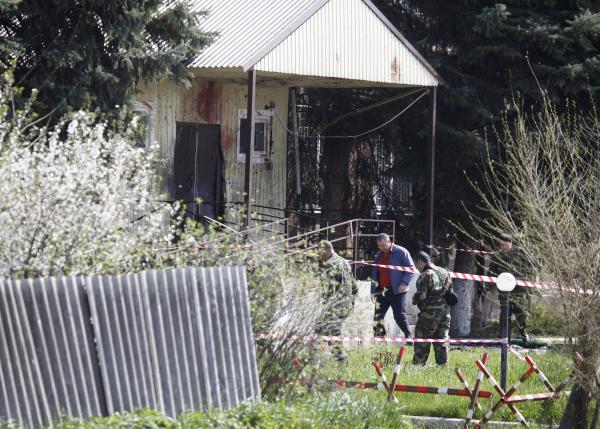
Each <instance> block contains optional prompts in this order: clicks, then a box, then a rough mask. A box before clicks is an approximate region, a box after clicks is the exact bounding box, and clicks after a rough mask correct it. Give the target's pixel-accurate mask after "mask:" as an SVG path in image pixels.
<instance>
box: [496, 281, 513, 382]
mask: <svg viewBox="0 0 600 429" xmlns="http://www.w3.org/2000/svg"><path fill="white" fill-rule="evenodd" d="M509 295H510V292H500V293H499V296H498V298H499V299H500V338H502V340H503V342H502V346H501V349H500V387H502V389H503V390H504V391H506V374H507V372H508V323H509V313H508V305H509V304H508V303H509Z"/></svg>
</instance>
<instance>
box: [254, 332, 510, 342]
mask: <svg viewBox="0 0 600 429" xmlns="http://www.w3.org/2000/svg"><path fill="white" fill-rule="evenodd" d="M256 338H257V339H259V340H260V339H263V340H283V339H285V340H288V341H297V340H301V341H303V342H305V343H310V342H314V341H325V342H328V343H356V344H373V343H385V344H413V343H445V344H504V343H505V342H506V339H503V338H496V339H493V338H492V339H485V338H472V339H471V338H464V339H451V338H445V339H440V338H404V337H366V336H365V337H353V336H332V335H306V336H299V335H291V336H286V334H283V333H271V334H259V335H257V336H256Z"/></svg>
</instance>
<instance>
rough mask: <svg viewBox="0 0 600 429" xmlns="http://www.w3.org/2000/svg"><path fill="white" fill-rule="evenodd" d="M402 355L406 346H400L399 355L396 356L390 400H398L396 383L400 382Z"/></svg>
mask: <svg viewBox="0 0 600 429" xmlns="http://www.w3.org/2000/svg"><path fill="white" fill-rule="evenodd" d="M402 356H404V347H400V349H399V350H398V357H397V358H396V365H395V366H394V374H393V375H392V382H391V383H390V391H389V395H388V400H389V401H396V395H395V394H394V392H395V389H396V383H397V382H398V374H399V373H400V367H401V365H402Z"/></svg>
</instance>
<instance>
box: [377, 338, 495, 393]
mask: <svg viewBox="0 0 600 429" xmlns="http://www.w3.org/2000/svg"><path fill="white" fill-rule="evenodd" d="M403 349H404V347H401V348H400V350H399V351H398V358H397V360H396V366H395V367H394V376H393V386H390V385H389V383H388V382H387V378H386V376H385V374H384V373H383V371H382V370H381V364H380V363H379V362H377V361H374V362H373V367H374V368H375V372H376V373H377V375H378V376H379V378H380V379H381V385H382V386H383V388H385V389H386V391H387V392H388V400H393V401H394V400H396V401H397V399H396V397H395V395H394V394H393V393H394V392H411V393H427V394H432V395H452V396H465V397H471V395H472V392H471V391H470V390H469V389H468V388H465V389H453V388H449V387H429V386H406V385H402V384H396V381H397V379H398V373H399V372H400V364H401V362H402V356H403V355H404V350H403ZM477 395H478V397H482V398H486V397H487V398H489V397H490V396H491V395H492V393H491V392H487V391H480V392H478V393H477ZM392 398H393V399H392Z"/></svg>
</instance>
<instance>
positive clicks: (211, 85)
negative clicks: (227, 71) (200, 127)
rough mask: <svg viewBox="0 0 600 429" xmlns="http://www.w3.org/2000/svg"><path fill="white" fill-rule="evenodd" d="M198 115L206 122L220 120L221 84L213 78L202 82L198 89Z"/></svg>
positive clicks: (214, 122)
mask: <svg viewBox="0 0 600 429" xmlns="http://www.w3.org/2000/svg"><path fill="white" fill-rule="evenodd" d="M198 116H200V118H201V119H202V120H203V121H205V122H206V123H208V124H218V123H220V122H221V85H220V84H219V83H217V82H215V81H214V80H209V81H204V82H202V86H201V87H200V90H199V91H198Z"/></svg>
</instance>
